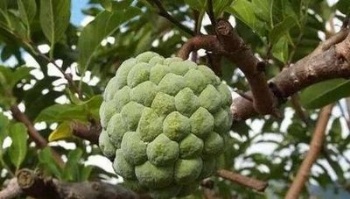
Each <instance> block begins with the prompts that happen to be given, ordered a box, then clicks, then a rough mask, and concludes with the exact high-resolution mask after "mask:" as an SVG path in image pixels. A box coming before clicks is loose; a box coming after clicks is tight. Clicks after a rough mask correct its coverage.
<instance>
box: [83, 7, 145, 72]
mask: <svg viewBox="0 0 350 199" xmlns="http://www.w3.org/2000/svg"><path fill="white" fill-rule="evenodd" d="M138 13H139V10H138V9H135V8H133V7H129V8H128V9H126V10H116V11H113V12H109V11H103V12H101V13H99V14H98V15H97V16H96V18H95V19H94V20H93V21H92V22H91V23H89V24H88V25H87V26H86V27H85V28H84V29H83V31H82V32H81V35H80V37H79V41H78V49H79V52H80V54H79V70H80V72H81V73H82V74H83V73H84V72H85V70H86V69H87V67H88V66H89V64H90V62H91V59H92V57H93V54H94V52H95V50H96V49H97V48H98V47H99V46H100V44H101V42H102V40H103V39H104V38H106V37H107V36H108V35H110V34H112V33H113V32H115V31H116V30H117V29H118V28H119V27H120V25H121V24H122V23H123V22H124V21H125V20H130V19H131V18H133V17H134V16H136V15H137V14H138Z"/></svg>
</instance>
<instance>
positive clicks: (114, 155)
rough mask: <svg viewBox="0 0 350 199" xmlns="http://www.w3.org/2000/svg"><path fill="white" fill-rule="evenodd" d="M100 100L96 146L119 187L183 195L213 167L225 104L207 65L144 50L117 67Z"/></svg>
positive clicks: (220, 146) (226, 119)
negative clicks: (108, 162)
mask: <svg viewBox="0 0 350 199" xmlns="http://www.w3.org/2000/svg"><path fill="white" fill-rule="evenodd" d="M103 96H104V101H103V103H102V105H101V108H100V117H101V125H102V127H103V131H102V133H101V135H100V139H99V145H100V148H101V150H102V152H103V154H104V155H105V156H107V157H109V158H110V159H111V160H113V168H114V170H115V172H116V173H117V174H119V175H120V176H122V177H124V180H125V184H126V185H130V187H131V188H137V189H140V188H141V189H146V190H148V191H149V193H150V194H151V196H153V197H154V198H171V197H176V196H185V195H188V194H191V192H193V191H195V190H196V189H197V188H198V185H199V182H200V181H201V180H202V179H204V178H206V177H209V176H211V175H212V174H213V173H214V172H215V170H216V169H217V165H218V164H217V163H216V157H218V156H219V155H220V154H221V153H222V152H223V150H224V145H225V140H224V135H225V134H226V133H228V131H229V129H230V126H231V123H232V117H231V113H230V104H231V102H232V99H231V94H230V91H229V89H228V87H227V86H226V85H225V84H223V83H221V81H220V79H219V78H218V77H217V76H216V75H215V74H214V72H213V71H211V70H210V69H209V68H208V67H206V66H204V65H197V64H195V63H194V62H191V61H188V60H186V61H184V60H182V59H180V58H177V57H174V58H166V59H164V58H163V57H161V56H160V55H158V54H156V53H154V52H145V53H142V54H140V55H138V56H137V57H136V58H130V59H128V60H126V61H124V62H123V63H122V64H121V66H120V67H119V69H118V71H117V73H116V75H115V77H113V78H112V79H111V80H110V82H109V83H108V85H107V87H106V90H105V92H104V95H103Z"/></svg>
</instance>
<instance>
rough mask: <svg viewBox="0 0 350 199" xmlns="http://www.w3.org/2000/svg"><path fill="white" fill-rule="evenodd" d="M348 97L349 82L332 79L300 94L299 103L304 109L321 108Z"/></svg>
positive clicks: (349, 92)
mask: <svg viewBox="0 0 350 199" xmlns="http://www.w3.org/2000/svg"><path fill="white" fill-rule="evenodd" d="M348 96H350V81H349V80H344V79H333V80H328V81H324V82H320V83H318V84H314V85H312V86H310V87H308V88H306V89H305V90H303V91H302V92H301V96H300V99H301V103H302V105H303V106H304V107H305V108H309V109H315V108H321V107H323V106H325V105H327V104H329V103H332V102H336V101H337V100H339V99H341V98H343V97H348Z"/></svg>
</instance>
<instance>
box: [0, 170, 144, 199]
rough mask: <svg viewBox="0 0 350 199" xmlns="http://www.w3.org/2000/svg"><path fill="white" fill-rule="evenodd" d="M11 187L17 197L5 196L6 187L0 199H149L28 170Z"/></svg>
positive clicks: (113, 187)
mask: <svg viewBox="0 0 350 199" xmlns="http://www.w3.org/2000/svg"><path fill="white" fill-rule="evenodd" d="M15 182H17V183H16V184H12V186H16V187H19V188H20V189H19V190H20V191H17V192H16V193H17V195H5V194H6V192H9V190H11V189H13V187H12V186H7V187H6V188H5V189H4V190H2V191H1V192H0V198H1V199H5V198H6V199H11V198H15V197H17V196H19V195H20V194H21V193H23V194H25V195H26V196H30V197H34V198H38V199H47V198H50V199H67V198H84V199H96V198H104V199H115V198H125V199H150V198H149V196H143V195H138V194H136V193H134V192H132V191H130V190H128V189H125V188H124V187H122V186H120V185H111V184H107V183H103V182H77V183H70V182H63V181H59V180H57V179H54V178H50V177H44V176H42V175H41V174H38V173H35V172H34V171H32V170H29V169H21V170H19V172H18V173H17V178H14V180H13V183H15ZM5 196H6V197H5Z"/></svg>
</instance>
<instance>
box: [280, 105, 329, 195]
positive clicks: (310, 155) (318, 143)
mask: <svg viewBox="0 0 350 199" xmlns="http://www.w3.org/2000/svg"><path fill="white" fill-rule="evenodd" d="M332 108H333V105H327V106H326V107H324V108H322V110H321V113H320V115H319V118H318V120H317V123H316V127H315V130H314V133H313V136H312V140H311V142H310V149H309V151H308V152H307V154H306V157H305V158H304V161H303V162H302V164H301V166H300V168H299V170H298V173H297V176H296V177H295V179H294V180H293V183H292V185H291V187H290V188H289V190H288V192H287V195H286V197H285V199H295V198H298V197H299V195H300V192H301V190H302V189H303V187H304V184H305V182H306V181H307V179H308V178H309V174H310V169H311V167H312V165H313V164H314V163H315V162H316V160H317V157H318V155H319V154H320V150H321V149H322V146H323V141H324V138H325V131H326V127H327V124H328V121H329V118H330V115H331V111H332Z"/></svg>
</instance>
